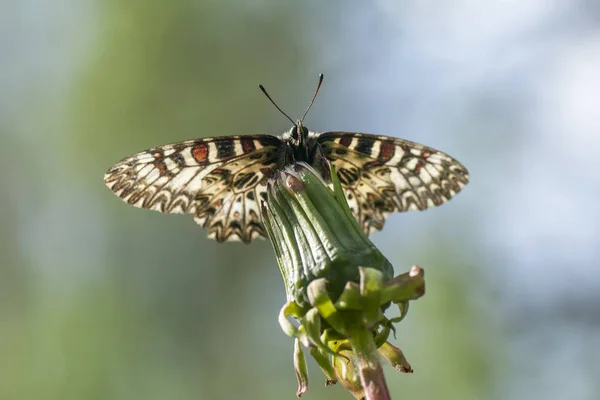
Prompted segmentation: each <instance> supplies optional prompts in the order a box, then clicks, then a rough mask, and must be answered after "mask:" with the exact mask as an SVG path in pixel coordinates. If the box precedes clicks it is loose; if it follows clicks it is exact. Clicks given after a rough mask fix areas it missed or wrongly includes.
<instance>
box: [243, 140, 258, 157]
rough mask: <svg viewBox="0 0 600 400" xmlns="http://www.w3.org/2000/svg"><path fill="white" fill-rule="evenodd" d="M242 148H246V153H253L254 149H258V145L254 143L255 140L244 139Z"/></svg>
mask: <svg viewBox="0 0 600 400" xmlns="http://www.w3.org/2000/svg"><path fill="white" fill-rule="evenodd" d="M242 149H243V150H244V154H247V153H252V152H253V151H254V150H256V145H255V144H254V140H252V139H242Z"/></svg>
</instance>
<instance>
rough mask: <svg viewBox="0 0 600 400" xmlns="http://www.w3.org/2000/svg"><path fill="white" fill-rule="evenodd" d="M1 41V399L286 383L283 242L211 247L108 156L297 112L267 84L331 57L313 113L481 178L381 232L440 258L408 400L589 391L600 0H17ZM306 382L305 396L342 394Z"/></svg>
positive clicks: (419, 321)
mask: <svg viewBox="0 0 600 400" xmlns="http://www.w3.org/2000/svg"><path fill="white" fill-rule="evenodd" d="M165 4H169V5H165ZM0 55H1V57H2V62H1V63H0V135H1V136H0V140H2V145H1V146H0V149H1V151H2V153H1V154H2V157H0V167H2V170H3V171H5V173H4V174H2V175H3V176H0V185H1V187H2V196H1V197H0V217H1V219H0V221H1V222H2V226H0V236H1V237H2V239H3V240H2V242H3V243H2V244H1V245H0V251H1V254H2V259H3V262H2V265H1V266H0V398H1V399H5V398H6V399H29V398H31V399H34V398H36V399H37V398H61V399H65V398H92V397H94V398H102V399H104V398H111V399H119V398H123V399H125V398H128V399H132V398H144V399H166V398H169V399H171V398H177V399H179V398H181V399H188V398H189V399H192V398H205V397H206V398H237V397H240V396H244V397H247V398H293V396H294V393H295V382H294V376H293V371H292V366H291V354H292V341H291V339H289V338H287V337H286V336H285V335H284V334H283V332H281V331H280V330H279V327H278V325H277V322H276V315H277V314H276V313H277V312H278V310H279V307H281V305H282V304H283V302H284V301H285V294H284V291H283V284H282V282H281V277H280V275H279V272H278V270H277V266H276V262H275V260H274V257H273V255H272V252H271V249H270V247H269V244H268V243H267V242H260V243H256V244H254V243H253V244H252V245H251V246H244V245H241V244H231V245H229V244H227V245H221V244H217V243H215V242H213V241H210V240H208V239H206V237H205V236H206V235H205V232H204V231H203V230H202V229H201V228H200V227H198V226H196V225H194V223H193V221H192V219H191V218H190V217H183V216H179V217H177V216H162V215H160V214H158V213H153V212H150V211H141V210H137V209H134V208H132V207H129V206H127V205H126V204H122V202H120V201H119V200H118V199H117V198H115V196H113V195H112V194H111V193H110V192H109V191H108V190H106V189H105V188H104V184H103V182H102V176H103V173H104V171H105V170H106V169H108V167H110V166H111V165H112V164H114V163H115V162H116V161H118V160H119V159H120V158H122V157H124V156H126V155H128V154H130V153H134V152H138V151H141V150H144V149H146V148H148V147H151V146H154V145H159V144H166V143H169V142H173V141H179V140H184V139H188V138H192V137H203V136H219V135H228V134H243V133H269V134H277V133H280V132H283V131H284V130H287V129H288V128H289V127H288V124H287V123H286V120H285V119H284V118H283V117H282V116H281V115H279V114H278V112H277V111H276V110H275V109H274V108H273V107H272V106H271V105H269V104H268V102H267V101H266V99H265V98H264V97H263V96H262V95H261V94H260V92H259V91H258V90H257V87H256V85H257V84H258V83H263V84H264V85H265V86H266V87H267V89H268V90H269V91H270V93H271V95H272V96H273V97H274V98H275V99H276V101H277V102H278V103H279V104H280V106H281V107H282V108H283V109H284V110H286V112H288V113H289V114H290V115H291V116H292V117H295V116H297V115H300V113H301V112H303V111H304V108H305V106H306V104H307V102H308V101H309V100H310V96H311V94H312V91H313V90H314V85H315V84H316V80H317V75H318V73H319V72H323V73H324V74H325V82H324V86H323V88H322V90H321V93H320V95H319V97H318V99H317V101H316V103H315V106H314V107H313V109H312V110H311V112H310V114H309V116H308V117H307V119H306V125H307V126H308V127H309V128H310V129H311V130H314V131H328V130H347V131H359V132H371V133H380V134H387V135H391V136H397V137H402V138H406V139H409V140H413V141H417V142H421V143H424V144H427V145H429V146H432V147H435V148H438V149H440V150H443V151H445V152H447V153H449V154H451V155H452V156H454V157H456V158H457V159H458V160H460V161H461V162H462V163H463V164H464V165H465V166H466V167H467V168H468V169H469V170H470V172H471V183H470V184H469V186H467V188H466V189H465V190H464V191H463V192H462V193H461V194H460V195H458V196H457V197H456V198H455V199H453V200H452V201H451V202H450V203H448V204H446V205H444V206H443V207H440V208H439V209H435V210H429V211H427V212H423V213H416V212H415V213H406V214H402V215H400V214H396V215H393V216H391V217H390V218H389V219H388V222H387V224H386V227H385V229H384V230H383V231H382V232H379V233H376V234H375V235H374V236H373V241H374V242H375V243H376V244H377V245H378V246H379V247H380V249H381V250H382V251H383V253H384V254H385V255H386V256H387V257H388V258H389V259H390V261H392V263H393V264H394V265H395V268H396V271H397V272H402V271H404V270H406V269H408V268H409V266H410V265H411V264H419V265H421V266H422V267H424V268H425V270H426V271H427V279H428V293H427V295H426V296H425V297H424V298H423V299H422V300H420V301H419V302H417V303H415V305H414V306H413V307H411V312H410V313H409V315H408V318H407V321H406V322H403V323H402V324H401V326H400V327H399V330H398V337H399V342H400V343H401V346H402V348H403V349H404V350H405V353H406V354H407V357H408V358H409V361H411V363H413V367H414V368H415V374H414V375H412V376H398V375H395V374H394V372H393V371H391V370H387V379H388V382H390V386H391V389H392V394H393V396H394V398H400V396H403V395H405V396H410V397H411V398H419V399H421V398H422V399H429V398H437V397H441V396H444V398H447V399H448V398H450V399H452V398H457V399H458V398H460V399H470V398H472V399H488V398H510V399H526V398H546V399H563V398H566V397H570V398H576V399H598V398H599V397H600V384H599V383H598V379H597V377H598V376H599V375H600V333H599V332H600V295H599V293H600V272H599V271H600V269H599V268H598V264H597V261H598V259H599V258H600V257H599V255H600V246H599V244H600V242H599V240H598V236H599V235H600V207H598V205H597V200H596V198H597V195H598V193H599V191H600V178H598V174H597V173H596V171H598V170H599V169H600V158H597V157H596V152H595V151H594V150H593V149H594V148H598V145H599V143H600V119H599V118H598V115H599V110H600V99H599V95H598V93H600V74H599V73H598V71H599V70H600V5H599V4H598V3H597V2H593V1H589V0H573V1H558V0H556V1H553V0H530V1H527V2H521V1H514V0H513V1H511V0H508V1H497V0H490V1H481V2H475V1H455V2H451V3H450V2H444V1H440V0H437V1H433V0H425V1H419V2H417V1H412V2H411V1H393V0H379V1H373V2H359V1H348V2H344V3H341V2H340V3H338V2H332V3H326V4H325V3H323V4H322V3H320V2H317V1H309V2H303V3H302V4H296V3H289V4H287V3H286V4H282V3H280V2H275V1H267V0H265V1H256V2H241V1H225V2H222V3H218V2H202V1H191V0H177V1H174V2H173V3H164V4H163V3H160V2H141V1H127V2H122V3H121V2H118V1H116V0H110V1H106V2H99V1H91V0H88V1H75V0H57V1H54V2H44V1H41V0H20V1H18V0H13V1H11V0H5V1H3V2H0ZM311 378H312V385H311V389H310V391H309V392H308V393H307V394H306V395H305V396H306V398H310V399H319V398H323V399H324V398H332V397H334V396H337V397H335V398H350V396H349V395H348V394H346V393H344V392H343V391H342V390H341V389H340V388H323V387H321V385H322V379H323V378H322V376H321V374H320V372H319V371H318V369H317V368H316V367H314V366H311ZM235 383H237V384H238V385H239V388H238V385H236V384H235ZM249 393H251V394H249Z"/></svg>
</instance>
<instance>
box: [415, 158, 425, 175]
mask: <svg viewBox="0 0 600 400" xmlns="http://www.w3.org/2000/svg"><path fill="white" fill-rule="evenodd" d="M424 166H425V162H424V161H422V160H419V162H417V166H416V167H415V171H416V172H417V174H418V173H420V172H421V169H423V167H424Z"/></svg>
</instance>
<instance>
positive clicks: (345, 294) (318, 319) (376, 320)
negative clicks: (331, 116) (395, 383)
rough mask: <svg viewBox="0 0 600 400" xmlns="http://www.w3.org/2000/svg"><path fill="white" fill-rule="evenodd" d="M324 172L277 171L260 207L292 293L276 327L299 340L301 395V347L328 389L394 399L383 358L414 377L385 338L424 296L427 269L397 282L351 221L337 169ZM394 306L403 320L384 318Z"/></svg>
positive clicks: (303, 386)
mask: <svg viewBox="0 0 600 400" xmlns="http://www.w3.org/2000/svg"><path fill="white" fill-rule="evenodd" d="M325 168H326V166H325V165H324V166H322V168H321V171H320V173H318V172H316V171H315V170H314V169H313V168H312V167H310V166H309V165H307V164H304V163H297V164H294V165H293V166H290V167H288V168H286V169H285V170H283V171H280V172H279V173H278V174H277V176H276V177H274V178H273V179H272V180H271V181H270V182H269V185H268V186H269V187H268V196H267V201H266V202H264V203H263V204H262V208H263V210H262V211H263V220H264V222H265V227H266V230H267V233H268V235H269V238H270V240H271V243H272V245H273V248H274V250H275V254H276V256H277V261H278V264H279V268H280V270H281V274H282V276H283V281H284V284H285V287H286V293H287V303H286V304H285V305H284V307H283V308H282V310H281V313H280V316H279V322H280V324H281V327H282V329H283V330H284V332H285V333H286V334H288V335H289V336H292V337H294V338H296V341H295V346H294V369H295V371H296V376H297V377H298V385H299V387H298V392H297V394H298V396H300V395H302V394H303V393H305V392H306V390H307V389H308V373H307V369H306V361H305V358H304V353H303V351H302V346H301V345H303V346H304V347H307V348H309V349H310V354H311V355H312V357H313V358H314V359H315V360H316V361H317V364H318V365H319V366H320V367H321V369H322V370H323V372H324V373H325V375H326V377H327V381H326V382H327V384H333V383H335V382H340V383H341V384H342V385H343V386H344V387H346V388H347V389H348V390H349V391H350V392H351V393H352V394H353V395H354V396H355V397H356V398H363V397H366V398H367V399H385V398H389V393H388V391H387V386H386V384H385V379H384V376H383V372H382V369H381V366H380V364H379V356H381V357H383V358H384V359H385V360H387V361H388V362H390V363H391V364H392V365H393V366H394V367H395V368H396V369H398V370H400V371H403V372H412V368H411V367H410V365H409V364H408V362H406V359H405V358H404V356H403V354H402V352H401V351H400V349H397V348H396V347H394V346H392V345H391V344H389V343H387V339H388V336H389V334H390V332H391V331H393V330H394V328H393V326H392V323H394V322H399V321H400V320H401V319H402V318H404V316H405V314H406V312H407V310H408V301H409V300H414V299H417V298H419V297H420V296H422V295H423V294H424V288H425V282H424V279H423V270H422V269H420V268H419V267H413V268H412V269H411V271H410V272H408V273H405V274H402V275H400V276H398V277H396V278H394V277H393V275H394V270H393V267H392V265H391V264H390V262H389V261H388V260H387V259H386V258H385V257H384V256H383V255H382V254H381V252H380V251H379V250H378V249H377V248H376V247H375V245H374V244H373V243H372V242H371V241H370V240H369V238H368V237H367V236H366V235H365V234H364V233H363V232H362V230H361V229H360V227H359V225H358V223H357V222H356V220H355V219H354V216H353V215H352V213H351V211H350V209H349V208H348V204H347V203H346V199H345V195H344V191H343V189H342V187H341V185H340V183H339V181H338V179H337V175H336V174H335V171H334V170H333V167H332V166H329V168H330V169H329V170H327V169H325ZM323 176H325V177H327V178H331V184H328V183H327V182H326V181H325V180H324V179H323V178H322V177H323ZM391 303H394V304H397V305H398V306H399V308H400V311H401V316H400V318H396V319H391V320H390V319H388V318H386V317H385V315H384V311H385V309H386V308H387V307H388V306H389V305H390V304H391ZM290 317H292V318H293V319H290Z"/></svg>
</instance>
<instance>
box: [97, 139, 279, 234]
mask: <svg viewBox="0 0 600 400" xmlns="http://www.w3.org/2000/svg"><path fill="white" fill-rule="evenodd" d="M280 146H282V141H281V139H279V138H277V137H275V136H268V135H248V136H227V137H218V138H207V139H198V140H188V141H185V142H179V143H173V144H170V145H166V146H160V147H154V148H151V149H149V150H146V151H143V152H141V153H138V154H135V155H132V156H129V157H127V158H125V159H123V160H121V161H120V162H119V163H117V164H116V165H115V166H113V167H112V168H111V169H109V170H108V171H107V172H106V174H105V175H104V181H105V182H106V185H107V186H108V187H109V188H110V189H111V190H112V191H113V192H115V194H116V195H117V196H119V197H120V198H121V199H123V200H124V201H126V202H127V203H129V204H131V205H134V206H136V207H141V208H147V209H150V210H156V211H160V212H164V213H189V214H194V219H195V221H196V222H197V223H198V224H200V225H202V226H203V227H205V228H208V236H209V237H211V238H214V239H216V240H217V241H219V242H223V241H232V240H241V241H243V242H244V243H249V242H251V241H252V239H254V238H256V237H260V236H262V237H265V236H266V233H265V230H264V228H263V225H262V221H261V217H260V207H259V201H260V199H261V198H265V196H266V179H267V177H268V176H269V175H270V172H271V169H272V168H274V167H275V165H276V158H277V154H278V153H277V152H278V149H279V148H280Z"/></svg>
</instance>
